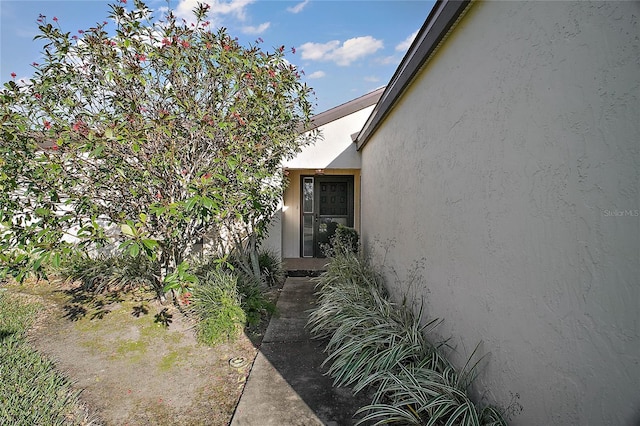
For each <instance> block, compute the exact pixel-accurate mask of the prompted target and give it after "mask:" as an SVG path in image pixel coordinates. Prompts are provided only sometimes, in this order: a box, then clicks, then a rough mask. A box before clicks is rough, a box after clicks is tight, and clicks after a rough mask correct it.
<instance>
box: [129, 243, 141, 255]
mask: <svg viewBox="0 0 640 426" xmlns="http://www.w3.org/2000/svg"><path fill="white" fill-rule="evenodd" d="M139 254H140V246H139V245H138V244H137V243H132V244H131V246H129V255H130V256H131V257H138V255H139Z"/></svg>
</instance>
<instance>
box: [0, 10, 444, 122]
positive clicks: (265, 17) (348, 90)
mask: <svg viewBox="0 0 640 426" xmlns="http://www.w3.org/2000/svg"><path fill="white" fill-rule="evenodd" d="M204 2H205V3H208V4H210V5H211V10H212V11H213V14H212V16H211V18H212V19H211V20H212V22H213V23H214V24H215V25H216V26H224V27H226V28H228V29H229V33H230V34H231V35H232V36H234V37H238V38H239V40H240V42H241V43H243V44H247V43H250V42H251V43H253V42H255V40H257V39H258V38H261V39H263V40H264V42H263V43H262V45H261V46H262V48H263V49H265V50H273V48H274V47H277V46H281V45H284V46H286V48H287V51H288V52H289V53H288V54H287V60H289V61H290V62H292V63H293V64H295V65H296V66H298V68H299V69H302V70H303V71H304V76H303V79H304V80H305V81H306V82H307V84H308V85H309V86H311V87H313V88H314V90H315V93H316V97H317V106H316V109H315V112H316V113H319V112H322V111H324V110H327V109H329V108H332V107H334V106H338V105H340V104H342V103H344V102H347V101H349V100H351V99H354V98H356V97H358V96H361V95H364V94H365V93H368V92H370V91H372V90H374V89H376V88H378V87H380V86H383V85H385V84H386V83H387V82H388V81H389V79H390V78H391V76H392V75H393V72H394V71H395V69H396V67H397V65H398V63H399V62H400V60H401V59H402V57H403V56H404V54H405V52H406V50H407V48H408V46H409V44H410V41H411V40H412V38H413V36H415V33H416V31H417V30H418V29H419V28H420V27H421V26H422V24H423V22H424V20H425V19H426V18H427V15H428V14H429V12H430V11H431V8H432V7H433V4H434V2H433V1H432V0H411V1H403V0H397V1H391V0H366V1H337V0H335V1H328V0H316V1H314V0H304V1H276V0H205V1H204ZM109 3H110V2H109V1H103V0H75V1H71V0H66V1H65V0H63V1H54V0H33V1H29V0H0V80H1V81H2V82H5V81H7V80H9V79H11V73H12V72H15V73H16V74H17V79H20V78H29V77H30V76H31V74H32V67H31V63H33V62H38V61H39V59H40V51H41V47H42V43H40V42H38V41H33V37H34V36H35V35H36V34H37V23H36V19H37V18H38V15H39V14H43V15H46V16H47V18H48V20H49V22H51V19H53V17H54V16H55V17H57V18H58V22H59V25H60V26H61V27H62V29H63V30H65V31H70V32H71V33H76V32H77V31H78V30H80V29H86V28H88V27H91V26H93V25H94V24H95V23H96V22H102V21H104V20H106V19H107V16H108V13H109V10H110V9H109V7H108V4H109ZM132 3H133V0H129V1H128V3H127V7H129V8H132V7H133V4H132ZM146 3H147V5H148V6H150V7H151V8H152V9H154V10H158V14H159V13H160V10H161V8H163V7H166V6H167V2H166V1H165V0H147V1H146ZM196 3H197V0H170V2H169V6H170V7H171V8H172V9H174V10H175V11H176V13H177V14H178V16H181V14H183V13H184V14H185V17H186V14H188V12H189V11H190V10H191V9H193V7H194V6H195V4H196ZM109 27H110V28H114V25H113V23H110V24H109ZM291 47H294V48H295V49H296V52H295V54H293V53H291Z"/></svg>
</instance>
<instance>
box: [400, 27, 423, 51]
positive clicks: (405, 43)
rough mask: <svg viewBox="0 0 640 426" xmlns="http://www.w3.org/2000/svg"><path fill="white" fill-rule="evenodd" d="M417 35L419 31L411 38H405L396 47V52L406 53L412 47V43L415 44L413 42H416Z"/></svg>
mask: <svg viewBox="0 0 640 426" xmlns="http://www.w3.org/2000/svg"><path fill="white" fill-rule="evenodd" d="M417 35H418V31H415V32H414V33H413V34H411V35H410V36H409V37H407V38H405V39H404V40H403V41H402V42H401V43H400V44H398V45H397V46H396V51H398V52H406V51H407V50H408V49H409V47H410V46H411V43H413V40H415V38H416V36H417Z"/></svg>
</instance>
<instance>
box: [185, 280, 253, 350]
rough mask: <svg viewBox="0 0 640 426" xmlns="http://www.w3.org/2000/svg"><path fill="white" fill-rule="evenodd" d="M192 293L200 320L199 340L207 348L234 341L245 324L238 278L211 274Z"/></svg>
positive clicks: (198, 327) (198, 325)
mask: <svg viewBox="0 0 640 426" xmlns="http://www.w3.org/2000/svg"><path fill="white" fill-rule="evenodd" d="M192 290H193V297H192V299H191V301H192V309H193V311H194V312H195V313H196V315H197V316H198V319H199V321H198V323H197V325H196V330H197V334H198V339H199V340H200V341H201V342H202V343H205V344H207V345H215V344H217V343H220V342H224V341H233V340H235V339H236V337H237V336H238V333H239V332H240V331H241V330H242V327H244V324H245V322H246V315H245V313H244V311H243V309H242V306H241V303H242V300H241V297H240V293H239V291H238V279H237V277H236V276H235V275H233V274H231V273H230V272H225V271H222V270H219V269H218V270H212V271H209V272H208V273H207V274H206V275H205V276H204V277H202V278H201V279H200V280H199V283H198V284H196V285H195V286H194V287H193V289H192Z"/></svg>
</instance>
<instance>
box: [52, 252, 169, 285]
mask: <svg viewBox="0 0 640 426" xmlns="http://www.w3.org/2000/svg"><path fill="white" fill-rule="evenodd" d="M155 270H157V265H156V264H154V263H153V262H152V261H151V260H149V259H148V258H147V257H145V256H138V257H136V258H133V257H131V256H128V255H118V256H99V257H96V258H91V257H88V256H77V257H74V258H72V259H70V260H69V261H68V262H66V263H65V264H64V265H63V266H62V267H61V269H60V274H61V275H62V276H63V277H65V278H68V279H72V280H74V281H80V282H81V283H82V286H83V287H84V289H85V290H87V291H94V292H97V293H101V292H106V291H127V290H133V289H137V288H145V289H154V290H158V289H156V288H155V285H156V279H155V277H154V271H155Z"/></svg>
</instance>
